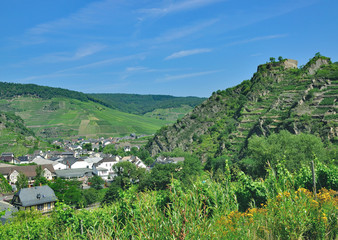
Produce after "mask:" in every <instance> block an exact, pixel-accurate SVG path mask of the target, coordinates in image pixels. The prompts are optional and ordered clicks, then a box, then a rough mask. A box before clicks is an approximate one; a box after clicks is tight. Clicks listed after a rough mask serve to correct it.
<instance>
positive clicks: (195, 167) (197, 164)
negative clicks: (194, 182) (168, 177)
mask: <svg viewBox="0 0 338 240" xmlns="http://www.w3.org/2000/svg"><path fill="white" fill-rule="evenodd" d="M202 169H203V167H202V163H201V161H200V160H199V159H198V158H197V157H195V156H186V157H185V158H184V162H183V169H182V173H181V180H182V181H183V182H187V181H188V180H189V178H191V177H194V176H197V175H199V174H200V173H201V172H202ZM176 170H177V168H176Z"/></svg>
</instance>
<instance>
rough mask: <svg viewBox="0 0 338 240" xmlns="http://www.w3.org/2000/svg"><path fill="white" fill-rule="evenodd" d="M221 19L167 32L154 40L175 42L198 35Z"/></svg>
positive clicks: (156, 41) (157, 41)
mask: <svg viewBox="0 0 338 240" xmlns="http://www.w3.org/2000/svg"><path fill="white" fill-rule="evenodd" d="M218 21H219V19H211V20H207V21H204V22H201V23H197V24H194V25H190V26H186V27H183V28H176V29H172V30H169V31H167V32H165V33H164V34H162V35H160V36H158V37H157V38H155V39H154V40H153V42H155V43H163V42H170V41H173V40H177V39H181V38H184V37H187V36H190V35H192V34H194V33H198V32H200V31H202V30H203V29H205V28H207V27H210V26H211V25H213V24H215V23H216V22H218Z"/></svg>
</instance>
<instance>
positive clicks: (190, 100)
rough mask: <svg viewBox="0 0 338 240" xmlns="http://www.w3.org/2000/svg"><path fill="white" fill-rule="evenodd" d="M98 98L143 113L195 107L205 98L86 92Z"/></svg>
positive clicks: (124, 108) (119, 107)
mask: <svg viewBox="0 0 338 240" xmlns="http://www.w3.org/2000/svg"><path fill="white" fill-rule="evenodd" d="M88 95H89V96H91V97H93V98H95V99H99V100H101V101H102V102H104V103H105V104H107V105H110V106H111V107H113V108H115V109H118V110H120V111H123V112H128V113H132V114H138V115H143V114H145V113H148V112H152V111H154V110H155V109H167V108H178V107H181V106H183V105H187V106H190V107H195V106H197V105H199V104H201V103H202V102H203V101H204V100H205V98H199V97H174V96H169V95H139V94H120V93H116V94H115V93H114V94H113V93H102V94H88Z"/></svg>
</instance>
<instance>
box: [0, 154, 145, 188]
mask: <svg viewBox="0 0 338 240" xmlns="http://www.w3.org/2000/svg"><path fill="white" fill-rule="evenodd" d="M44 156H46V155H44ZM44 156H41V155H37V156H35V157H34V158H32V159H29V158H28V157H26V158H25V159H23V158H22V159H20V160H19V159H15V158H14V156H13V154H11V153H3V154H2V155H1V157H0V160H2V161H3V162H8V163H14V164H16V165H11V164H4V163H0V174H2V175H3V176H4V177H5V178H6V179H8V181H9V183H10V184H11V185H12V186H13V187H14V188H15V183H16V181H17V177H18V175H19V173H23V174H24V175H26V176H27V177H28V180H29V184H30V185H32V184H33V182H34V177H35V175H36V172H35V169H36V167H37V166H41V168H42V170H43V175H44V177H46V178H47V179H48V180H51V179H53V177H59V178H65V179H70V178H76V179H78V180H80V181H82V182H83V184H86V183H87V182H88V180H89V178H90V177H92V176H93V175H96V176H100V177H101V178H102V179H103V180H105V181H112V180H113V179H114V177H115V172H114V170H113V166H114V165H115V164H116V163H118V162H121V161H129V162H131V163H133V164H135V165H136V166H137V167H139V168H147V166H146V165H145V164H144V163H143V162H142V161H141V159H139V158H138V157H136V156H126V157H120V156H111V155H103V156H88V157H82V158H78V157H75V156H74V152H63V153H59V154H58V155H57V156H56V155H53V157H52V158H49V159H48V158H45V157H44ZM32 163H33V164H34V165H27V164H32Z"/></svg>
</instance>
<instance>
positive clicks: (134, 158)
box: [122, 156, 147, 168]
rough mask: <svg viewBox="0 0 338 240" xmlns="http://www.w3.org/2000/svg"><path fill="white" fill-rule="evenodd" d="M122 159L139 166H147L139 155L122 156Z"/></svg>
mask: <svg viewBox="0 0 338 240" xmlns="http://www.w3.org/2000/svg"><path fill="white" fill-rule="evenodd" d="M122 161H128V162H131V163H133V164H135V165H136V167H139V168H147V166H146V165H145V164H144V163H143V162H142V160H141V159H140V158H139V157H137V156H127V157H124V158H122Z"/></svg>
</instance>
